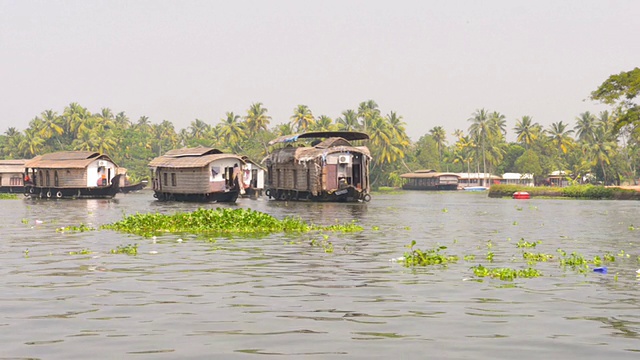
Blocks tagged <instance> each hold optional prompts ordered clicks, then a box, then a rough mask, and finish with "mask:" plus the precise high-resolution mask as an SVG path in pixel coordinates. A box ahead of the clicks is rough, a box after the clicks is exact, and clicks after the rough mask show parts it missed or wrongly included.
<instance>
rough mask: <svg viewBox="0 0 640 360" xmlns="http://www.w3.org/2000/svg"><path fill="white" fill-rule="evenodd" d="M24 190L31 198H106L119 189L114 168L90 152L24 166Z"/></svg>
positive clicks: (38, 158)
mask: <svg viewBox="0 0 640 360" xmlns="http://www.w3.org/2000/svg"><path fill="white" fill-rule="evenodd" d="M24 169H25V170H24V181H25V186H24V191H25V195H27V196H28V197H31V198H54V199H56V198H57V199H60V198H63V199H77V198H86V199H91V198H96V199H110V198H112V197H114V196H115V195H116V193H118V191H119V189H120V175H119V174H118V173H117V171H118V166H117V165H116V164H115V163H114V162H113V161H112V160H111V158H109V156H107V155H104V154H100V153H97V152H92V151H62V152H56V153H51V154H45V155H40V156H36V157H35V158H33V159H31V160H28V161H27V162H26V163H25V164H24Z"/></svg>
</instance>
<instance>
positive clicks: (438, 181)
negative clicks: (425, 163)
mask: <svg viewBox="0 0 640 360" xmlns="http://www.w3.org/2000/svg"><path fill="white" fill-rule="evenodd" d="M400 177H401V178H403V179H405V180H406V182H405V183H404V185H402V188H403V189H405V190H457V189H458V183H459V182H458V179H459V178H460V175H458V174H454V173H441V172H437V171H435V170H431V169H429V170H416V171H414V172H411V173H406V174H402V175H400Z"/></svg>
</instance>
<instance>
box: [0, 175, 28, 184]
mask: <svg viewBox="0 0 640 360" xmlns="http://www.w3.org/2000/svg"><path fill="white" fill-rule="evenodd" d="M9 181H10V183H11V185H18V186H19V185H22V184H23V182H22V176H12V177H11V179H9ZM0 182H2V177H0Z"/></svg>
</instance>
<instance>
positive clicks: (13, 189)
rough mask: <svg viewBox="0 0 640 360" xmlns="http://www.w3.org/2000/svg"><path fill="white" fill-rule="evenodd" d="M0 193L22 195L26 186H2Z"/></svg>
mask: <svg viewBox="0 0 640 360" xmlns="http://www.w3.org/2000/svg"><path fill="white" fill-rule="evenodd" d="M0 193H3V194H22V193H24V186H0Z"/></svg>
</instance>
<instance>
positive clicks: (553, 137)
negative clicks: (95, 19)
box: [0, 68, 640, 188]
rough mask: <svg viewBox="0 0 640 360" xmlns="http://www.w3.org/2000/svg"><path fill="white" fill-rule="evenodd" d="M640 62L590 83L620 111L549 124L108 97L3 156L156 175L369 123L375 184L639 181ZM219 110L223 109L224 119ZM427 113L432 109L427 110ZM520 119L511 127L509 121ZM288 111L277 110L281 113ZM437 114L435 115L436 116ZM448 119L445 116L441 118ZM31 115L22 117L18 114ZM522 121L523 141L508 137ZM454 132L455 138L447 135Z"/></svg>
mask: <svg viewBox="0 0 640 360" xmlns="http://www.w3.org/2000/svg"><path fill="white" fill-rule="evenodd" d="M638 84H640V69H639V68H635V69H634V70H632V71H629V72H622V73H620V74H618V75H612V76H611V77H610V78H609V79H607V80H606V81H605V82H603V84H602V85H601V86H600V87H598V89H596V90H595V91H593V92H592V93H591V99H592V100H594V101H602V102H604V103H606V104H609V105H610V106H611V111H603V112H601V113H599V114H592V113H590V112H588V111H585V112H582V113H580V114H576V116H575V118H574V119H559V120H558V121H557V122H554V123H552V124H550V125H549V126H548V127H543V126H542V125H540V124H539V123H537V122H536V121H535V120H534V117H533V116H532V115H531V114H509V117H507V115H506V114H502V113H501V112H499V111H496V110H488V109H484V108H482V109H478V110H476V111H474V112H473V113H471V114H470V117H469V118H468V121H469V128H468V129H467V131H464V130H462V129H455V130H454V131H453V133H452V134H447V132H446V131H445V129H444V127H442V126H441V125H436V126H434V127H433V128H432V129H431V130H429V132H428V133H426V134H422V135H421V136H420V137H419V138H418V139H417V140H416V141H415V142H414V141H412V140H411V139H410V138H409V136H408V135H407V132H406V123H405V121H406V120H410V121H424V119H404V118H403V116H402V115H401V114H399V113H397V112H395V111H388V112H383V111H382V109H380V107H379V106H378V104H377V103H376V102H375V101H374V100H367V101H363V102H361V103H360V104H359V105H358V107H357V108H354V109H346V110H344V111H342V112H341V113H340V114H333V116H334V117H331V116H329V115H325V114H319V115H317V114H314V113H313V112H312V110H311V109H310V108H309V107H308V106H306V105H303V104H300V105H297V106H295V107H293V109H292V115H291V117H290V118H289V119H288V122H283V123H279V124H274V125H273V126H272V120H273V119H272V118H271V116H269V114H268V109H267V108H266V107H265V106H264V105H263V104H262V103H260V102H255V103H253V104H251V105H250V106H249V107H248V108H247V109H246V111H245V112H244V113H236V112H234V111H228V112H226V113H225V114H224V115H222V116H220V115H221V114H218V115H216V114H211V115H212V119H209V120H202V119H194V120H193V121H192V122H191V123H190V125H189V126H188V127H186V128H183V129H176V127H175V126H174V124H173V123H172V122H171V120H169V119H162V120H159V119H156V121H157V122H155V123H154V122H152V121H151V119H149V118H148V117H147V116H140V118H138V119H137V120H132V119H130V118H129V117H128V116H127V114H126V113H125V111H118V112H115V111H113V110H112V109H110V108H108V107H104V108H102V109H99V110H98V111H97V112H92V111H91V110H89V109H87V108H85V107H83V106H82V105H80V104H78V103H75V102H74V103H71V104H69V105H68V106H66V107H64V108H63V109H62V110H61V111H56V110H54V109H46V110H44V111H42V112H41V113H40V114H39V115H36V116H35V117H34V118H33V119H31V121H29V123H28V124H29V125H28V127H27V128H26V129H25V130H23V131H21V130H18V128H16V127H10V128H9V129H7V130H6V131H5V132H4V134H2V135H0V158H4V159H23V158H24V159H30V158H32V157H34V156H36V155H40V154H45V153H49V152H54V151H60V150H91V151H99V152H103V153H107V154H109V155H110V156H111V158H113V159H114V161H115V162H116V163H117V164H118V165H119V166H122V167H125V168H127V169H128V170H129V175H130V176H131V177H132V180H133V181H137V180H139V179H141V178H145V177H148V174H149V173H148V169H147V164H148V163H149V161H150V160H151V159H153V158H154V157H156V156H159V155H161V154H163V153H164V152H166V151H168V150H171V149H176V148H181V147H185V146H189V147H193V146H198V145H203V146H210V147H214V148H218V149H220V150H223V151H226V152H233V153H238V154H242V155H247V156H248V157H249V158H251V159H252V160H254V161H259V160H261V159H263V158H264V157H265V156H266V155H267V153H268V151H269V148H268V146H267V143H268V142H269V141H270V140H272V139H274V138H275V137H277V136H281V135H288V134H292V133H298V132H305V131H333V130H345V131H351V130H356V131H364V132H366V133H367V134H369V136H370V137H371V139H370V140H369V141H368V142H366V143H365V144H366V145H367V146H368V147H369V148H370V150H371V154H372V162H371V182H372V185H373V187H374V188H377V187H382V186H396V187H397V186H399V185H401V183H402V179H401V178H400V176H399V175H400V174H402V173H404V172H407V171H410V170H416V169H435V170H437V171H450V172H489V173H494V174H502V173H505V172H518V173H532V174H534V175H535V177H536V181H537V182H542V181H543V179H544V178H545V177H546V176H547V175H548V174H550V173H551V172H553V171H565V173H566V174H567V179H568V180H569V181H572V182H576V183H580V182H584V181H589V182H596V183H602V184H605V185H607V184H619V183H621V182H625V181H626V182H630V183H634V184H635V183H636V179H637V178H638V166H639V165H640V151H638V148H639V146H640V128H639V127H638V124H639V122H640V120H639V118H640V115H639V114H640V110H639V106H638V105H637V104H636V103H635V98H636V96H637V94H638V91H639V90H638V89H639V88H640V86H639V85H638ZM216 118H217V119H216ZM425 118H426V119H428V114H426V115H425ZM508 119H510V121H512V124H513V125H511V126H512V127H511V128H510V127H509V126H508V125H507V121H508ZM282 120H283V119H275V121H278V122H281V121H282ZM435 121H436V120H434V122H435ZM441 121H446V119H442V120H441ZM21 122H26V119H15V123H21ZM508 131H513V135H515V139H516V140H515V141H514V142H507V141H506V138H507V133H508ZM448 135H453V142H448V140H447V138H448Z"/></svg>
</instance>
